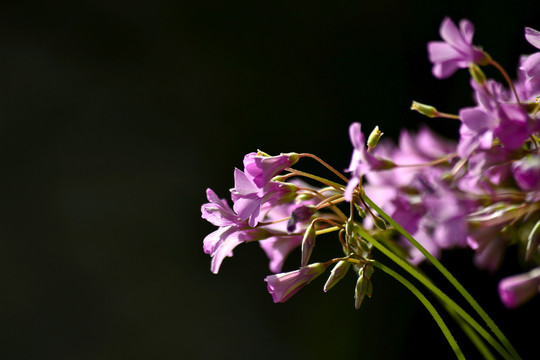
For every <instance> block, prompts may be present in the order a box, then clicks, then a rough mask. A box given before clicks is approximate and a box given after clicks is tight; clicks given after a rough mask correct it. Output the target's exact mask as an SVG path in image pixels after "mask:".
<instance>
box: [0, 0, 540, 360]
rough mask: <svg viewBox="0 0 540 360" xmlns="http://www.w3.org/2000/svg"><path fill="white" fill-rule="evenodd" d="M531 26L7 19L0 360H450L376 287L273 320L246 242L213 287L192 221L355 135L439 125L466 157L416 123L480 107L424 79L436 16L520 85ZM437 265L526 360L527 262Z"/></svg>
mask: <svg viewBox="0 0 540 360" xmlns="http://www.w3.org/2000/svg"><path fill="white" fill-rule="evenodd" d="M538 14H539V7H538V3H537V2H535V1H522V2H513V1H487V0H486V1H474V2H473V1H452V2H448V1H439V2H435V1H397V0H394V1H385V0H382V1H374V2H369V3H367V2H360V1H196V2H187V1H164V0H154V1H149V2H146V3H144V2H131V1H46V2H37V1H35V2H25V1H20V2H15V3H14V4H11V5H9V6H6V5H3V6H2V7H1V9H0V65H1V67H0V73H1V77H0V92H1V93H0V188H1V190H0V191H1V192H0V194H1V206H0V209H1V210H0V211H1V214H0V331H1V337H0V357H1V358H3V359H226V358H233V357H234V358H238V359H254V358H256V359H307V358H310V359H344V358H362V359H405V358H426V359H428V358H429V359H435V358H437V359H446V358H449V359H450V358H453V354H452V352H451V350H450V348H449V347H448V345H447V344H446V342H445V340H444V337H443V336H442V334H441V333H440V331H439V330H438V328H437V326H436V325H435V323H434V321H433V320H432V319H431V318H430V317H429V315H428V314H427V312H426V311H425V309H423V308H422V307H421V306H420V305H419V304H418V303H417V301H416V300H415V299H414V298H413V297H412V296H411V295H410V294H409V293H408V292H407V291H406V290H403V289H401V287H400V285H399V284H397V283H395V282H394V281H393V280H392V279H388V278H387V277H386V276H385V275H384V274H383V273H376V274H375V275H374V278H373V281H374V296H373V298H372V299H371V300H367V301H366V302H365V303H364V305H363V307H362V309H361V310H359V311H355V310H354V300H353V289H354V278H353V277H352V276H351V277H347V278H346V279H344V280H343V281H342V283H340V284H338V285H337V286H336V287H335V288H334V289H333V290H332V291H331V292H329V293H326V294H325V293H323V292H322V286H323V284H324V281H325V280H324V279H317V280H316V281H314V282H313V283H312V284H311V285H310V286H308V287H306V288H305V289H303V290H302V291H301V292H300V293H298V294H297V295H295V296H294V297H293V298H291V299H290V300H289V301H288V302H287V303H285V304H273V303H272V299H271V296H270V295H269V294H268V293H267V291H266V285H265V283H264V282H263V278H264V277H265V276H266V275H267V274H268V273H269V271H268V263H267V259H266V257H265V255H264V254H263V252H262V251H261V250H260V249H259V248H258V246H257V245H256V244H247V245H242V246H240V247H238V248H237V249H236V250H235V256H234V257H233V258H230V259H226V260H225V262H224V264H223V266H222V268H221V271H220V274H219V275H213V274H211V273H210V271H209V266H210V258H209V257H208V256H207V255H205V254H204V253H203V251H202V240H203V238H204V237H205V236H206V234H208V233H209V232H211V231H213V230H214V228H213V227H212V226H211V225H210V224H208V223H206V222H205V221H203V220H202V219H201V218H200V205H201V204H202V203H203V202H205V201H206V199H205V189H206V188H207V187H211V188H213V189H214V190H215V191H216V192H218V194H220V196H222V197H226V196H227V195H228V189H229V188H230V187H232V186H233V169H234V167H241V166H242V158H243V156H244V154H246V153H248V152H251V151H255V150H256V149H262V150H264V151H266V152H268V153H271V154H277V153H280V152H288V151H296V152H312V153H316V154H317V155H319V156H320V157H322V158H323V159H325V160H327V161H328V162H330V163H331V164H333V165H334V166H335V167H336V168H338V169H343V168H345V167H346V166H347V165H348V162H349V159H350V154H351V149H352V147H351V145H350V142H349V140H348V135H347V128H348V125H349V124H350V123H351V122H353V121H361V122H362V124H363V126H364V128H365V129H366V131H368V130H370V129H371V128H372V127H373V126H375V125H379V126H380V127H381V129H382V131H383V132H384V133H385V137H389V138H396V137H397V135H398V134H399V130H400V129H401V128H409V129H416V128H417V127H418V125H419V124H420V123H423V122H429V125H430V126H431V127H432V128H433V129H435V130H437V131H438V132H440V133H442V134H444V135H445V136H447V137H449V138H454V139H456V138H457V125H458V124H457V122H452V121H444V120H440V119H439V120H426V119H424V118H422V117H421V116H420V115H418V114H415V113H412V112H411V111H410V110H409V106H410V102H411V100H413V99H414V100H417V101H421V102H425V103H430V104H433V105H436V106H437V107H438V108H439V109H440V110H443V111H447V112H454V113H455V112H457V111H458V109H459V108H460V107H463V106H470V105H472V104H473V102H472V98H471V90H470V87H469V85H468V74H467V72H466V71H461V72H459V73H458V74H456V75H455V76H453V77H452V78H450V79H448V80H442V81H441V80H436V79H434V78H433V77H432V76H431V64H430V63H429V61H428V59H427V54H426V42H427V41H430V40H438V39H439V35H438V28H439V24H440V22H441V20H442V19H443V17H444V16H446V15H449V16H451V17H452V18H453V19H454V20H455V21H458V20H459V19H461V18H463V17H466V18H468V19H470V20H471V21H473V23H474V24H475V26H476V35H475V44H479V45H482V46H483V47H484V48H485V49H486V50H487V51H488V52H489V53H490V54H491V55H492V56H493V57H494V58H495V59H496V60H498V61H499V62H500V63H501V64H502V65H503V66H504V67H506V68H507V69H508V70H509V73H510V74H511V75H512V76H514V74H515V70H514V69H515V68H516V65H517V62H518V56H519V55H520V54H524V53H532V52H533V51H534V48H533V47H532V46H530V45H529V44H528V43H526V41H525V40H524V37H523V27H524V26H530V27H533V28H536V29H540V20H539V19H538ZM486 73H487V74H488V76H493V77H498V76H499V75H498V74H497V73H496V72H494V71H493V70H492V69H487V70H486ZM498 78H499V79H500V77H498ZM302 166H304V164H303V163H301V164H300V166H299V167H302ZM305 166H306V167H304V168H307V169H313V171H322V170H321V169H320V168H319V167H317V166H316V165H313V163H310V161H309V160H306V161H305ZM320 243H321V244H320V245H318V247H317V248H316V250H315V252H316V254H318V255H314V256H319V257H320V258H321V259H326V258H327V257H326V256H325V252H326V251H332V250H333V249H334V246H335V240H333V239H332V238H329V241H327V242H324V241H321V242H320ZM295 256H296V257H295ZM298 256H299V255H298V253H294V254H293V256H292V258H291V259H290V261H289V262H287V264H286V266H287V269H294V268H295V267H296V266H297V265H296V259H297V258H298ZM381 260H382V259H381ZM443 262H444V263H445V264H447V265H448V267H449V268H450V269H451V270H452V271H453V272H455V273H456V276H457V277H458V278H459V279H460V280H462V281H463V283H464V284H465V285H466V287H467V288H468V289H469V290H470V291H471V292H472V294H473V295H474V296H475V297H477V298H478V300H479V301H480V303H481V304H482V305H484V306H485V308H486V309H487V310H488V312H489V313H490V314H491V315H492V316H493V318H494V319H495V321H496V322H497V323H498V324H499V325H500V326H501V328H502V329H503V331H505V333H506V334H507V335H508V336H509V337H510V339H511V341H512V342H513V343H514V344H515V346H516V347H518V350H520V352H521V353H522V356H523V357H524V358H534V357H535V354H536V353H537V343H536V341H537V331H536V327H535V325H536V324H537V322H538V319H539V317H538V315H539V312H538V306H539V305H540V299H535V300H533V301H531V302H530V303H528V304H527V305H525V306H523V307H522V308H520V309H517V310H514V311H509V310H506V309H504V307H503V306H502V305H501V304H500V302H499V299H498V296H497V293H496V284H497V281H498V280H499V279H500V278H501V277H502V276H504V275H506V274H510V273H514V272H516V271H518V267H517V261H516V257H515V255H512V252H510V253H509V254H508V255H507V257H506V264H505V266H504V267H503V268H502V269H501V270H500V271H499V272H497V273H495V274H488V273H485V272H482V271H478V270H476V269H475V268H474V267H473V266H472V265H471V253H470V252H468V251H454V252H448V253H447V254H445V256H444V257H443ZM424 269H425V270H426V271H428V272H430V268H429V267H425V268H424ZM430 273H431V272H430ZM441 283H442V281H441ZM445 290H448V291H450V294H453V293H452V292H451V290H449V289H448V288H445ZM456 331H457V332H456V336H457V337H458V341H459V342H460V344H462V346H463V348H464V349H465V350H466V351H469V353H470V358H476V357H478V356H477V354H476V353H475V352H474V350H471V349H470V347H469V345H468V341H467V339H466V338H465V337H463V336H462V335H460V334H459V331H458V330H456Z"/></svg>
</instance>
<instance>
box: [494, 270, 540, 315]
mask: <svg viewBox="0 0 540 360" xmlns="http://www.w3.org/2000/svg"><path fill="white" fill-rule="evenodd" d="M539 287H540V268H536V269H533V270H531V271H530V272H528V273H524V274H520V275H514V276H510V277H507V278H505V279H503V280H501V281H500V282H499V297H500V298H501V301H502V302H503V304H504V305H505V306H506V307H507V308H511V309H512V308H516V307H518V306H520V305H522V304H523V303H525V302H526V301H527V300H529V299H530V298H532V297H533V296H534V295H535V294H536V293H537V292H538V288H539Z"/></svg>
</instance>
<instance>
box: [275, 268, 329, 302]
mask: <svg viewBox="0 0 540 360" xmlns="http://www.w3.org/2000/svg"><path fill="white" fill-rule="evenodd" d="M328 265H329V264H323V263H314V264H310V265H308V266H306V267H303V268H300V269H298V270H294V271H291V272H287V273H281V274H275V275H270V276H267V277H266V278H265V279H264V281H266V282H267V287H268V292H269V293H270V294H271V295H272V298H273V299H274V302H275V303H278V302H281V303H282V302H285V301H287V300H289V298H290V297H291V296H293V295H294V294H296V293H297V292H298V290H300V289H301V288H303V287H304V286H306V285H307V284H309V283H310V282H311V280H313V279H315V278H316V277H317V276H319V275H321V274H322V273H323V272H324V271H325V270H326V268H327V267H328Z"/></svg>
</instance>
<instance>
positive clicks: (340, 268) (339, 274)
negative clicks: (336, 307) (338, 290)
mask: <svg viewBox="0 0 540 360" xmlns="http://www.w3.org/2000/svg"><path fill="white" fill-rule="evenodd" d="M350 267H351V263H350V262H348V261H344V260H342V261H339V262H338V263H337V264H336V266H334V268H333V269H332V272H331V273H330V276H329V277H328V280H326V284H324V288H323V290H324V292H327V291H328V290H330V289H331V288H332V287H334V285H336V284H337V283H338V282H339V280H341V279H343V278H344V277H345V275H346V274H347V271H349V268H350Z"/></svg>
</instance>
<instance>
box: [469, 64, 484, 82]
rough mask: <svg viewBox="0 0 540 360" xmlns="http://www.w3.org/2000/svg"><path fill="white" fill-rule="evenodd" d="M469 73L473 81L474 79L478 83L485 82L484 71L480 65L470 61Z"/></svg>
mask: <svg viewBox="0 0 540 360" xmlns="http://www.w3.org/2000/svg"><path fill="white" fill-rule="evenodd" d="M469 73H470V74H471V77H472V78H473V79H474V81H476V82H477V83H478V84H480V85H483V84H484V83H485V82H486V75H484V72H483V71H482V69H480V66H478V65H476V64H475V63H471V64H470V65H469Z"/></svg>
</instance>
